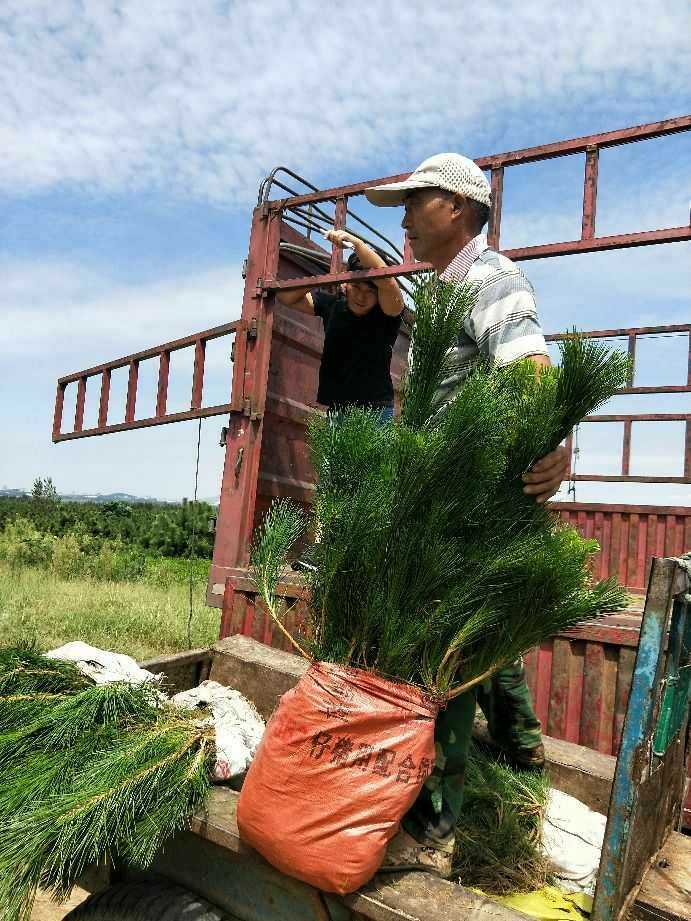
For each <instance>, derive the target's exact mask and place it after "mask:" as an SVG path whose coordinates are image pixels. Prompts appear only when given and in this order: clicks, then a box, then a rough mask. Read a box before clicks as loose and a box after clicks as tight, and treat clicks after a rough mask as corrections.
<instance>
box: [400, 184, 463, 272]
mask: <svg viewBox="0 0 691 921" xmlns="http://www.w3.org/2000/svg"><path fill="white" fill-rule="evenodd" d="M404 208H405V217H404V218H403V220H402V221H401V227H403V229H404V230H405V231H406V232H407V234H408V239H409V240H410V246H411V249H412V250H413V255H414V256H415V258H416V259H418V260H419V261H420V262H427V261H428V260H430V259H431V257H432V255H433V254H434V253H435V252H438V251H439V250H440V249H443V248H444V247H445V246H446V245H447V244H448V242H449V240H450V239H452V237H453V234H454V231H455V227H456V221H455V218H456V216H457V214H458V206H457V204H456V202H455V201H454V198H453V196H452V195H449V194H448V193H447V192H444V191H442V189H415V190H414V191H413V192H411V193H410V194H409V195H407V196H406V200H405V204H404Z"/></svg>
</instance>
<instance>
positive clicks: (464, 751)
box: [365, 153, 569, 875]
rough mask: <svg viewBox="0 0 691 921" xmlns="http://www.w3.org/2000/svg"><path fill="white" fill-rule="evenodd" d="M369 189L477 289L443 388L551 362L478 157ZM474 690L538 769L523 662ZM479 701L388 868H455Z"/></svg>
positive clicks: (459, 710) (562, 472) (426, 165)
mask: <svg viewBox="0 0 691 921" xmlns="http://www.w3.org/2000/svg"><path fill="white" fill-rule="evenodd" d="M365 195H366V196H367V198H368V199H369V201H370V202H371V203H372V204H374V205H380V206H384V207H394V206H397V205H403V207H404V208H405V217H404V218H403V221H402V226H403V228H404V229H405V231H406V233H407V235H408V239H409V241H410V246H411V249H412V251H413V254H414V256H415V258H416V259H418V260H419V261H421V262H430V263H431V264H432V266H433V267H434V269H435V271H436V272H437V273H438V275H439V277H440V278H442V279H444V280H445V281H450V282H456V283H457V284H461V283H469V284H472V285H475V286H476V291H477V300H476V302H475V306H474V307H473V309H472V311H471V312H470V314H469V315H468V317H467V318H466V320H465V323H464V329H463V332H462V333H461V335H460V337H459V340H458V343H457V346H456V352H457V355H456V357H457V361H456V362H455V363H454V366H455V367H456V369H457V370H456V372H455V373H454V376H453V377H450V378H449V379H448V380H446V381H444V384H443V391H444V393H445V394H447V395H448V398H449V399H451V398H452V397H453V395H454V393H455V392H456V391H457V389H458V388H459V387H460V386H462V384H463V381H464V380H465V378H466V377H467V376H468V374H469V373H470V371H471V370H472V369H473V367H474V366H475V365H477V364H478V362H480V361H482V360H483V359H488V360H489V361H490V363H491V364H492V366H493V367H496V368H501V367H504V366H506V365H509V364H511V363H512V362H514V361H518V360H520V359H529V360H531V361H533V362H534V363H535V365H537V366H538V367H542V366H544V365H548V364H549V363H550V360H549V353H548V351H547V345H546V343H545V339H544V336H543V333H542V329H541V327H540V323H539V320H538V316H537V308H536V305H535V294H534V292H533V288H532V286H531V284H530V282H529V281H528V279H527V278H526V277H525V275H524V274H523V273H522V272H521V270H520V268H519V267H518V266H517V265H515V264H514V263H513V262H511V260H509V259H507V258H506V257H505V256H502V255H501V254H500V253H497V252H494V251H493V250H491V249H489V247H488V245H487V237H486V236H485V234H484V233H483V228H484V227H485V224H486V223H487V220H488V218H489V212H490V205H491V190H490V186H489V183H488V182H487V179H486V178H485V175H484V173H483V172H482V170H481V169H480V168H479V167H478V166H477V165H476V164H475V163H473V161H472V160H469V159H468V158H467V157H463V156H461V155H460V154H455V153H444V154H437V155H436V156H434V157H429V158H428V159H427V160H425V161H424V162H423V163H421V164H420V166H418V168H417V169H416V170H415V172H413V173H412V174H411V175H410V176H409V178H408V179H406V180H405V181H404V182H394V183H390V184H389V185H382V186H375V187H373V188H370V189H367V190H366V191H365ZM568 470H569V456H568V453H567V451H566V449H565V448H562V447H560V448H557V450H556V451H553V452H552V453H551V454H548V455H547V456H546V457H543V458H542V459H541V460H539V461H537V462H536V463H535V464H534V465H533V467H532V468H531V470H530V471H529V472H527V473H526V474H525V475H524V477H523V479H524V481H525V486H524V492H526V493H527V494H529V495H534V496H535V499H536V501H537V502H546V501H547V500H548V499H549V498H550V497H551V496H553V495H554V494H555V493H556V492H557V490H558V489H559V486H560V485H561V483H562V481H563V480H564V479H565V478H566V476H567V475H568ZM477 696H478V700H479V702H480V704H481V706H482V709H483V710H484V711H485V714H486V715H487V717H488V722H489V726H490V730H491V731H492V734H493V736H494V737H495V739H496V740H497V741H498V742H499V743H500V744H501V745H502V747H503V748H504V749H505V750H506V751H507V752H508V753H509V754H510V756H511V758H512V760H513V761H514V762H515V763H517V764H518V765H520V766H522V767H527V768H531V767H532V768H541V767H542V766H543V764H544V749H543V747H542V742H541V736H540V722H539V720H538V719H537V717H536V716H535V713H534V711H533V707H532V701H531V698H530V691H529V690H528V686H527V684H526V681H525V674H524V671H523V665H522V663H521V662H520V661H519V662H516V663H514V665H512V666H509V667H508V668H507V669H502V670H500V671H499V672H497V673H496V675H495V676H494V678H493V679H492V683H491V688H489V687H487V688H483V689H481V690H480V691H479V693H478V695H477ZM475 701H476V697H475V694H474V693H473V692H469V693H468V694H464V695H461V696H460V697H458V698H456V699H455V700H454V701H452V702H451V703H450V704H449V706H448V707H447V708H446V710H444V711H443V712H442V714H441V715H440V718H439V720H438V721H437V731H436V742H437V759H436V765H435V769H434V772H433V774H432V776H431V777H430V778H429V780H428V782H427V783H426V785H425V787H424V788H423V790H422V792H421V794H420V797H419V798H418V800H417V802H416V803H415V805H414V806H413V808H412V809H411V810H410V812H409V813H408V815H407V816H406V817H405V818H404V820H403V823H402V825H403V828H402V830H401V831H400V832H399V834H398V835H397V836H396V838H394V840H393V841H392V842H391V845H390V846H389V850H388V852H387V857H386V859H385V862H384V866H383V867H382V869H384V870H403V869H430V870H434V871H436V872H438V873H441V874H442V875H448V874H449V873H450V871H451V862H452V853H453V846H454V828H455V825H456V821H457V819H458V816H459V814H460V811H461V808H462V802H463V776H464V770H465V764H466V759H467V755H468V748H469V744H470V736H471V731H472V723H473V718H474V715H475Z"/></svg>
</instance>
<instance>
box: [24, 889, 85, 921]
mask: <svg viewBox="0 0 691 921" xmlns="http://www.w3.org/2000/svg"><path fill="white" fill-rule="evenodd" d="M88 894H89V893H88V892H85V891H84V890H83V889H75V890H74V892H73V893H72V898H71V899H70V900H69V902H63V903H62V905H56V904H55V902H52V901H51V899H50V896H49V895H44V894H43V893H41V892H39V894H38V896H37V897H36V902H35V903H34V910H33V911H32V913H31V921H62V919H63V918H64V917H65V916H66V915H67V914H68V913H69V912H70V911H72V909H73V908H76V907H77V905H80V904H81V903H82V902H83V901H84V899H85V898H86V897H87V896H88Z"/></svg>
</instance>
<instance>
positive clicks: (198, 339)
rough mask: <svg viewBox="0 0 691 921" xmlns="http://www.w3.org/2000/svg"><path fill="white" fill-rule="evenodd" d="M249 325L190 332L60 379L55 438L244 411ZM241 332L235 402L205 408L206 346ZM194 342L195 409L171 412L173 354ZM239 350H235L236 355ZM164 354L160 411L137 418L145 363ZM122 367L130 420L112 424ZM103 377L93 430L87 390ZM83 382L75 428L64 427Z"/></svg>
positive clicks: (235, 359) (241, 323)
mask: <svg viewBox="0 0 691 921" xmlns="http://www.w3.org/2000/svg"><path fill="white" fill-rule="evenodd" d="M248 330H249V327H248V324H247V323H246V321H245V320H236V321H235V322H234V323H224V324H223V325H222V326H215V327H213V328H212V329H205V330H203V331H202V332H199V333H194V334H193V335H191V336H184V337H183V338H182V339H174V340H173V341H171V342H164V343H163V344H162V345H157V346H154V347H153V348H150V349H144V351H142V352H135V353H134V354H132V355H126V356H125V357H124V358H116V359H115V360H113V361H107V362H105V363H104V364H102V365H96V366H94V367H93V368H87V369H86V370H85V371H78V372H76V373H75V374H67V375H65V376H64V377H61V378H60V379H59V380H58V386H57V392H56V395H55V412H54V416H53V441H54V442H58V441H70V440H72V439H75V438H88V437H91V436H93V435H106V434H109V433H111V432H124V431H128V430H129V429H136V428H146V427H149V426H152V425H167V424H168V423H171V422H184V421H186V420H188V419H199V418H205V417H207V416H220V415H224V414H225V413H228V412H232V411H233V410H241V409H242V406H241V405H239V404H238V399H239V397H238V395H239V394H240V393H241V392H242V388H241V387H238V386H236V378H238V377H239V374H240V369H241V368H242V367H243V365H244V350H245V339H246V335H247V333H248ZM232 334H235V342H234V343H233V350H232V352H231V359H232V360H233V362H234V364H233V384H232V388H231V393H230V394H229V396H230V402H228V403H222V404H220V405H217V406H203V405H202V396H203V391H204V363H205V358H206V344H207V342H210V341H211V340H213V339H220V338H221V337H223V336H230V335H232ZM192 346H194V371H193V374H192V390H191V394H190V408H189V410H186V411H184V412H176V413H170V412H168V411H167V400H168V380H169V376H170V356H171V354H172V353H173V352H177V351H180V349H185V348H190V347H192ZM233 352H234V354H233ZM151 358H158V360H159V365H158V387H157V393H156V412H155V413H154V415H153V416H148V417H147V418H145V419H135V411H136V405H137V394H138V383H139V365H140V364H141V362H142V361H146V360H147V359H151ZM119 368H129V375H128V380H127V398H126V405H125V421H124V422H119V423H115V424H112V425H109V424H108V410H109V408H110V382H111V375H112V373H113V371H115V370H117V369H119ZM98 377H100V379H101V390H100V398H99V410H98V424H97V425H96V426H94V427H92V428H88V429H85V428H84V427H83V424H84V405H85V402H86V389H87V385H88V382H89V380H91V379H95V378H98ZM73 383H76V384H77V400H76V406H75V414H74V426H73V428H72V430H70V431H65V432H63V431H61V429H62V422H63V406H64V400H65V391H66V389H67V387H68V385H69V384H73Z"/></svg>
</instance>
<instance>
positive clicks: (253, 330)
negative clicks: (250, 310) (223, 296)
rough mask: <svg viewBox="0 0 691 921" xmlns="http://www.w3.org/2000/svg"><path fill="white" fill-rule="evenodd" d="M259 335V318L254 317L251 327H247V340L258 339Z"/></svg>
mask: <svg viewBox="0 0 691 921" xmlns="http://www.w3.org/2000/svg"><path fill="white" fill-rule="evenodd" d="M257 334H258V328H257V318H256V317H252V319H251V320H250V325H249V326H248V327H247V338H248V339H256V338H257Z"/></svg>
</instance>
